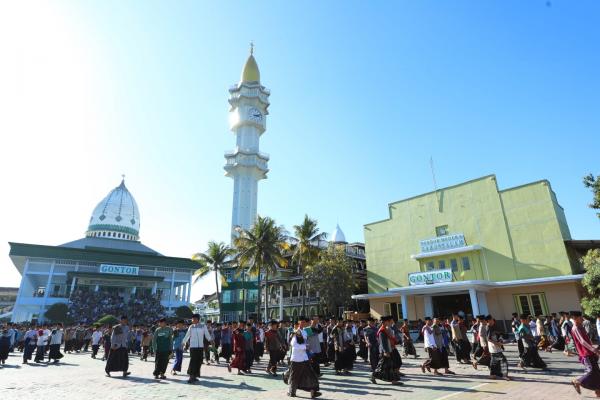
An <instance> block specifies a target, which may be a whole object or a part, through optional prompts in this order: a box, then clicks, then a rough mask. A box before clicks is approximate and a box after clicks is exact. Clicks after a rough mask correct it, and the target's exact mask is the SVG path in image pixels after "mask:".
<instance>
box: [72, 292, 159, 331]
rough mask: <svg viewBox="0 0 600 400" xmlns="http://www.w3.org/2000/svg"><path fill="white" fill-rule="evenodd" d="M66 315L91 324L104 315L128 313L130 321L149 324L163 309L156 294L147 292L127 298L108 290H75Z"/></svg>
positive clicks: (73, 319)
mask: <svg viewBox="0 0 600 400" xmlns="http://www.w3.org/2000/svg"><path fill="white" fill-rule="evenodd" d="M68 306H69V311H68V313H67V316H68V318H69V319H70V320H72V321H77V322H81V323H83V324H92V323H94V322H96V321H98V320H99V319H100V318H102V317H103V316H105V315H122V314H127V315H130V316H131V317H130V318H131V321H132V322H136V323H140V324H150V323H152V322H154V321H155V320H156V317H155V316H156V315H164V313H165V309H164V307H163V306H162V305H161V303H160V299H159V298H158V296H156V295H153V294H149V293H138V294H135V295H131V296H130V297H129V299H128V300H126V299H125V298H124V297H122V296H120V295H118V294H116V293H113V292H109V291H104V290H100V291H97V292H94V291H82V290H76V291H74V292H73V293H72V294H71V297H70V298H69V304H68Z"/></svg>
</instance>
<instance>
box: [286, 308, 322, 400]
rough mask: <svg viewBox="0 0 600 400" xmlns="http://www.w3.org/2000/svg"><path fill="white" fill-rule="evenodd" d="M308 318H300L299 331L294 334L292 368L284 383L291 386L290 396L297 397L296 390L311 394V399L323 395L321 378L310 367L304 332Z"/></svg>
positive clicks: (292, 339)
mask: <svg viewBox="0 0 600 400" xmlns="http://www.w3.org/2000/svg"><path fill="white" fill-rule="evenodd" d="M307 322H308V319H307V318H303V317H300V320H299V325H298V329H297V330H296V331H294V332H293V334H292V336H291V340H290V347H291V348H292V355H291V357H290V368H289V369H288V370H287V371H286V373H285V374H284V377H283V379H284V382H285V383H287V384H289V389H288V396H290V397H296V390H298V389H300V390H305V391H307V392H310V397H311V398H315V397H319V396H320V395H321V392H319V377H318V376H317V374H316V373H315V371H314V369H313V368H312V367H311V366H310V364H309V361H308V354H307V345H306V340H307V337H308V336H307V333H306V331H305V330H304V327H305V325H306V323H307Z"/></svg>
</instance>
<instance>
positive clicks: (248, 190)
mask: <svg viewBox="0 0 600 400" xmlns="http://www.w3.org/2000/svg"><path fill="white" fill-rule="evenodd" d="M253 53H254V46H253V45H252V44H250V56H249V57H248V60H246V64H245V65H244V69H243V70H242V77H241V79H240V82H239V83H238V84H237V85H235V86H233V87H232V88H230V89H229V104H230V105H231V108H230V109H229V129H231V131H232V132H233V133H234V134H235V137H236V145H235V148H234V149H233V151H230V152H227V153H225V159H226V160H227V163H226V164H225V175H226V176H229V177H230V178H233V209H232V215H231V235H232V238H233V237H235V236H236V229H239V228H241V229H249V228H250V227H251V226H252V225H253V224H254V221H255V220H256V199H257V194H258V181H259V180H261V179H266V177H267V172H269V169H268V166H267V163H268V161H269V156H268V155H267V154H264V153H261V152H260V151H259V144H260V136H261V135H262V134H263V133H264V131H265V129H266V116H267V114H269V112H268V111H267V108H268V107H269V95H270V94H271V92H269V90H268V89H267V88H265V87H264V86H262V85H261V84H260V72H259V70H258V65H257V64H256V60H255V59H254V55H253ZM238 227H239V228H238Z"/></svg>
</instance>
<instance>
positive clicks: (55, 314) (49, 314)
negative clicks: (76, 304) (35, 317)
mask: <svg viewBox="0 0 600 400" xmlns="http://www.w3.org/2000/svg"><path fill="white" fill-rule="evenodd" d="M68 312H69V306H68V305H67V304H66V303H54V304H52V305H51V306H50V307H49V308H48V310H47V311H46V312H45V313H44V317H45V318H46V319H47V320H49V321H51V322H63V323H66V322H67V313H68Z"/></svg>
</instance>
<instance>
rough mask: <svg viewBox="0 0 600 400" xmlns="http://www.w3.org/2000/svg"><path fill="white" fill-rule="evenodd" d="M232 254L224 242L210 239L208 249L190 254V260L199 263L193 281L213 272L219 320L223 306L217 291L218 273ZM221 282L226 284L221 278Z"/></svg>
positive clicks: (231, 250) (233, 252) (227, 262)
mask: <svg viewBox="0 0 600 400" xmlns="http://www.w3.org/2000/svg"><path fill="white" fill-rule="evenodd" d="M234 254H235V251H234V250H233V249H232V248H231V247H229V246H227V245H226V244H225V243H223V242H219V243H217V242H213V241H211V242H208V250H206V252H204V253H196V254H194V255H193V256H192V260H194V261H196V262H198V264H200V268H198V269H197V270H196V271H195V272H194V275H195V276H196V278H195V279H194V283H196V282H198V280H199V279H200V278H202V277H204V276H206V275H207V274H208V273H209V272H214V273H215V285H216V288H217V303H218V304H219V320H221V317H222V315H223V308H222V307H221V294H220V293H219V275H221V276H222V273H221V270H222V269H223V267H226V266H227V265H228V264H229V263H230V261H231V259H232V257H233V255H234ZM221 284H223V285H226V282H225V281H224V280H222V281H221Z"/></svg>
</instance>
